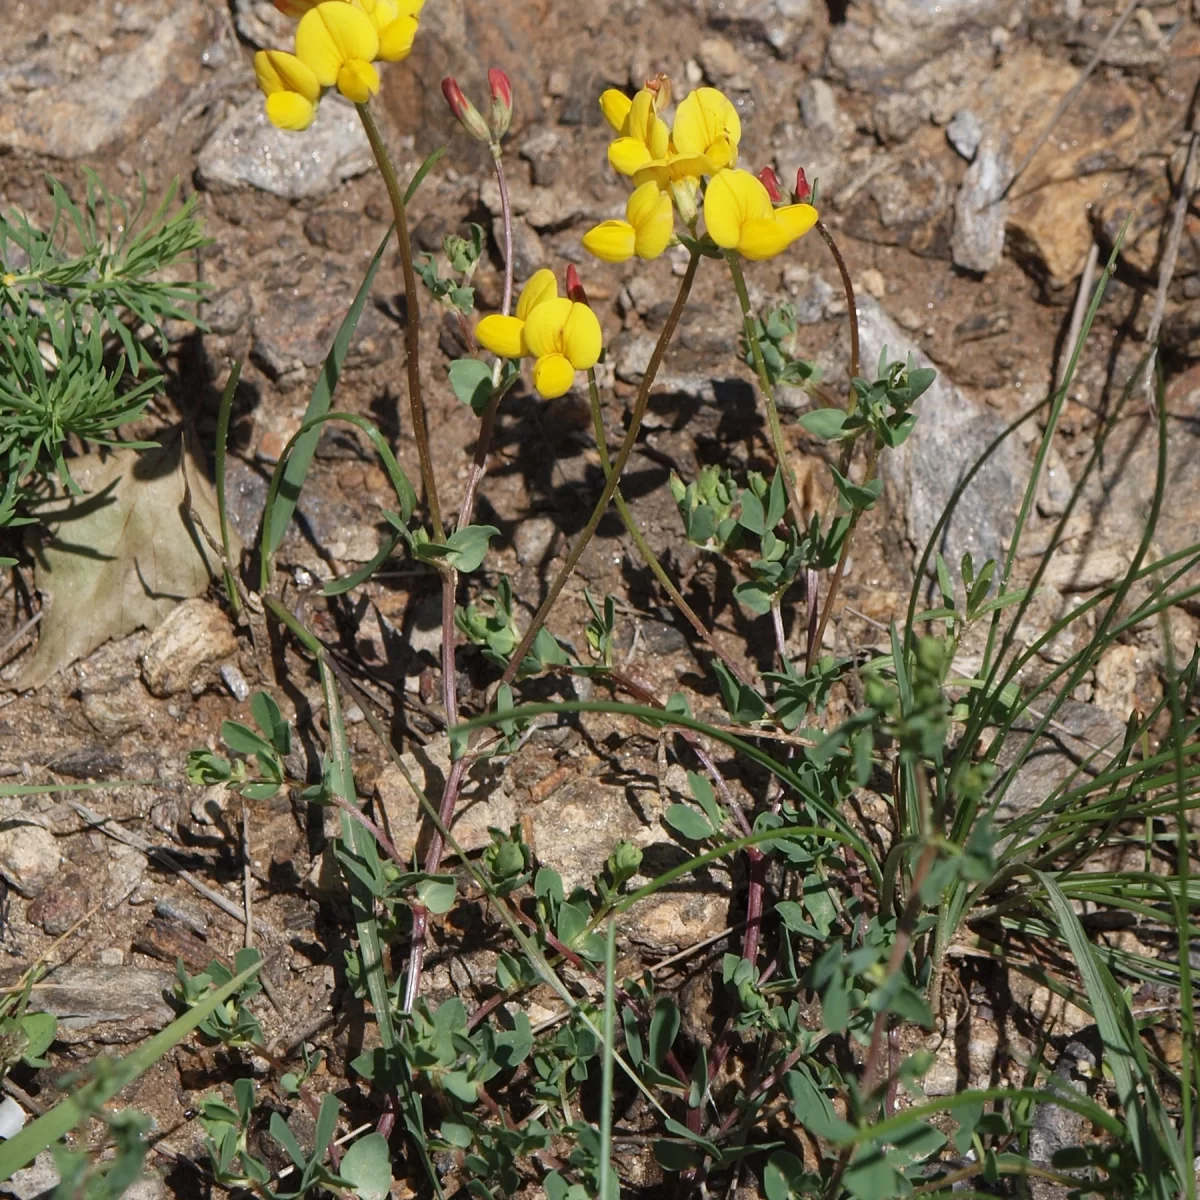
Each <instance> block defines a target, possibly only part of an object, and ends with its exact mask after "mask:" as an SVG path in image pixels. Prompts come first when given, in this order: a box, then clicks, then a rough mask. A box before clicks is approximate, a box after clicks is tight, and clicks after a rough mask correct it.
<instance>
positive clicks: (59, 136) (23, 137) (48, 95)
mask: <svg viewBox="0 0 1200 1200" xmlns="http://www.w3.org/2000/svg"><path fill="white" fill-rule="evenodd" d="M47 16H49V14H47ZM54 16H55V21H56V24H55V25H54V31H53V33H50V34H47V33H45V32H43V33H42V34H41V35H40V36H39V37H37V38H36V39H35V40H32V41H30V42H21V41H19V40H17V39H15V38H12V37H11V36H10V37H6V38H5V39H4V43H3V47H2V48H0V56H2V58H0V151H12V150H21V151H26V152H28V153H30V154H34V155H43V156H46V157H49V158H68V159H70V158H93V159H94V158H96V157H97V156H98V155H100V154H101V152H102V151H104V150H106V149H109V148H117V147H121V146H124V145H126V144H128V143H129V142H132V141H134V140H135V139H136V138H138V137H140V136H141V135H142V134H144V133H145V132H146V131H147V130H149V129H150V128H151V127H152V126H154V125H156V124H157V123H158V122H159V121H161V120H163V119H164V118H175V117H176V114H178V113H179V111H180V109H181V107H182V105H183V103H184V100H185V98H186V96H187V94H188V92H189V91H190V90H191V89H192V88H193V87H195V86H196V84H197V83H198V82H199V79H200V72H201V54H202V48H203V46H204V45H205V43H206V41H207V36H206V31H207V29H208V23H209V9H208V6H207V5H206V4H204V3H203V2H202V0H179V3H178V4H173V5H172V6H171V15H170V20H163V17H162V8H161V5H159V4H158V3H156V2H155V0H128V2H126V3H116V2H115V0H102V2H100V3H95V4H89V5H87V7H86V9H83V10H80V12H79V14H78V15H77V16H76V15H68V14H67V13H66V12H65V11H62V10H56V12H55V14H54Z"/></svg>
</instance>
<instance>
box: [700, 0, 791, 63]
mask: <svg viewBox="0 0 1200 1200" xmlns="http://www.w3.org/2000/svg"><path fill="white" fill-rule="evenodd" d="M705 8H706V15H707V18H708V23H709V24H710V25H711V26H713V28H715V29H720V30H723V31H729V32H732V33H734V34H740V35H742V36H744V37H752V38H754V39H755V40H757V41H760V42H765V43H766V44H767V45H768V46H770V47H771V49H772V50H774V51H775V53H776V54H778V55H780V56H781V57H784V56H786V55H787V54H788V53H789V52H790V50H791V49H792V48H793V47H794V46H795V44H796V43H797V41H799V39H800V36H801V35H802V33H803V32H804V27H805V26H806V25H807V24H808V23H809V21H810V20H811V19H812V14H813V4H812V0H707V3H706V4H705Z"/></svg>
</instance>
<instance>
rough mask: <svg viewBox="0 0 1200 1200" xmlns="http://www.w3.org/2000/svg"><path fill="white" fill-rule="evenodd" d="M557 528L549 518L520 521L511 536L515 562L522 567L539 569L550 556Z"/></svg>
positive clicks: (529, 518) (531, 518) (530, 518)
mask: <svg viewBox="0 0 1200 1200" xmlns="http://www.w3.org/2000/svg"><path fill="white" fill-rule="evenodd" d="M557 536H558V526H557V525H556V524H555V523H554V521H553V519H552V518H550V517H528V518H526V519H525V520H524V521H521V522H520V523H519V524H518V525H517V528H516V532H515V533H514V534H513V549H514V550H515V551H516V552H517V562H519V563H520V564H521V566H523V567H539V566H541V565H542V564H543V563H544V562H545V561H546V558H547V556H548V555H549V554H550V552H551V549H552V548H553V546H554V539H555V538H556V537H557Z"/></svg>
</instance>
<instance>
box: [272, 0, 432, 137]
mask: <svg viewBox="0 0 1200 1200" xmlns="http://www.w3.org/2000/svg"><path fill="white" fill-rule="evenodd" d="M424 3H425V0H275V7H276V8H277V9H279V11H280V12H282V13H284V14H285V15H287V16H289V17H299V18H300V21H299V24H298V25H297V26H296V38H295V46H294V50H295V53H288V52H287V51H284V50H260V51H259V52H258V53H257V54H256V55H255V56H254V74H255V76H256V77H257V79H258V86H259V87H260V88H261V89H262V91H263V93H264V94H265V96H266V98H267V117H268V118H269V119H270V121H271V123H272V124H273V125H277V126H279V128H280V129H307V128H308V127H309V126H310V125H311V124H312V122H313V118H314V117H315V116H316V112H317V104H318V102H319V101H320V99H321V94H322V92H324V90H325V89H326V88H331V87H336V88H337V90H338V91H339V92H341V94H342V95H343V96H345V97H346V98H347V99H348V100H353V101H354V103H355V104H365V103H366V102H367V101H368V100H369V99H370V98H371V97H372V96H373V95H375V93H376V92H378V91H379V72H378V71H377V70H376V69H375V63H376V61H377V60H378V61H383V62H399V61H400V60H401V59H404V58H407V57H408V55H409V53H410V52H411V50H412V45H413V39H414V38H415V37H416V33H417V18H418V16H419V14H420V12H421V7H422V5H423V4H424Z"/></svg>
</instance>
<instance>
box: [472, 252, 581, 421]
mask: <svg viewBox="0 0 1200 1200" xmlns="http://www.w3.org/2000/svg"><path fill="white" fill-rule="evenodd" d="M475 337H476V340H477V341H478V342H479V344H480V345H481V346H482V347H483V348H484V349H485V350H490V351H491V352H492V353H493V354H497V355H499V356H500V357H501V358H514V359H516V358H532V359H533V360H534V362H533V386H534V388H535V389H536V390H537V393H538V395H539V396H541V397H542V399H543V400H555V399H557V398H558V397H559V396H562V395H565V394H566V393H567V392H569V391H570V390H571V387H572V385H573V384H574V382H575V372H576V371H586V370H587V369H588V368H589V367H594V366H595V365H596V363H597V362H599V361H600V350H601V346H602V337H601V333H600V322H599V320H597V318H596V314H595V313H594V312H592V310H591V309H590V308H589V307H588V306H587V305H586V304H581V303H579V302H578V301H576V300H571V299H569V298H568V297H566V296H559V294H558V283H557V281H556V280H555V278H554V272H553V271H550V270H549V269H547V268H545V267H543V268H542V270H540V271H537V272H535V273H534V275H533V277H532V278H531V279H530V280H529V282H528V283H527V284H526V285H525V286H524V287H523V288H522V289H521V295H520V297H519V298H518V300H517V312H516V315H515V316H511V317H505V316H501V315H500V314H499V313H495V314H492V315H491V316H487V317H484V318H483V320H482V321H480V322H479V324H478V325H477V326H476V327H475Z"/></svg>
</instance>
